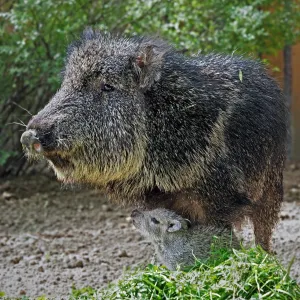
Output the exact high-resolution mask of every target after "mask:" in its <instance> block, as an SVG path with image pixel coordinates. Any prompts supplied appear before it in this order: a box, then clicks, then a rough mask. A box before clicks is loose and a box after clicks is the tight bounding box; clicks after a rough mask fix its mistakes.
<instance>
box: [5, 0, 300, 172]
mask: <svg viewBox="0 0 300 300" xmlns="http://www.w3.org/2000/svg"><path fill="white" fill-rule="evenodd" d="M87 26H94V27H96V28H99V29H100V30H103V31H112V32H120V33H125V34H128V35H132V34H154V35H155V34H159V35H161V36H162V37H164V38H166V39H168V40H170V41H171V42H172V43H173V44H174V45H175V46H176V47H177V48H178V49H179V50H180V51H184V52H190V53H191V52H197V51H199V50H201V51H202V52H203V53H206V52H209V51H220V52H227V53H232V52H233V51H237V52H239V53H242V54H248V53H249V54H251V55H252V56H258V55H261V54H272V53H275V52H276V51H277V50H279V49H282V47H283V45H284V44H285V43H288V44H293V43H295V42H296V41H298V40H299V34H300V32H299V30H300V8H299V1H289V0H285V1H282V0H254V1H253V0H203V1H198V0H172V1H171V0H164V1H161V0H147V1H138V0H99V1H87V0H26V1H24V0H14V1H13V0H8V1H5V2H4V4H2V5H1V6H0V71H1V73H2V77H1V78H2V79H1V85H0V111H1V116H0V135H1V145H0V149H1V151H2V152H1V156H2V159H1V162H2V164H4V169H6V168H7V165H9V164H11V163H12V162H13V163H14V164H16V163H17V162H18V163H20V162H21V163H22V162H24V160H21V159H20V157H21V156H22V149H21V147H20V143H19V138H20V132H19V129H20V128H19V127H18V126H17V125H7V124H9V123H11V122H16V121H17V122H20V121H19V119H20V120H21V121H23V122H24V123H25V124H26V123H27V122H28V120H29V118H30V115H29V114H27V113H24V110H22V108H25V109H27V110H29V111H30V112H31V114H35V113H36V112H37V111H38V110H40V109H41V108H42V107H43V106H44V105H45V104H46V103H47V102H48V101H49V99H50V98H51V95H53V93H54V92H55V91H56V90H57V88H58V87H59V83H60V76H59V74H60V71H61V70H62V68H63V62H64V57H65V50H66V48H67V45H68V44H69V43H70V42H71V41H72V40H74V39H76V38H78V37H79V35H80V33H81V32H82V31H83V29H84V28H86V27H87ZM12 151H17V152H18V157H16V158H15V159H13V160H12V159H10V158H11V155H10V154H11V153H12ZM3 153H4V154H3ZM3 162H4V163H3ZM18 169H20V167H18ZM0 173H1V168H0Z"/></svg>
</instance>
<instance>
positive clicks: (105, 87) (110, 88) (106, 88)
mask: <svg viewBox="0 0 300 300" xmlns="http://www.w3.org/2000/svg"><path fill="white" fill-rule="evenodd" d="M100 89H101V91H103V92H111V91H113V90H114V87H113V86H112V85H109V84H106V83H104V82H101V84H100Z"/></svg>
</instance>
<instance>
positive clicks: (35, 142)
mask: <svg viewBox="0 0 300 300" xmlns="http://www.w3.org/2000/svg"><path fill="white" fill-rule="evenodd" d="M20 141H21V143H22V145H24V146H25V147H26V148H27V149H29V150H34V151H36V152H41V151H42V145H41V143H40V141H39V139H38V138H37V136H36V131H35V130H32V129H30V130H26V131H25V132H24V133H23V134H22V136H21V140H20Z"/></svg>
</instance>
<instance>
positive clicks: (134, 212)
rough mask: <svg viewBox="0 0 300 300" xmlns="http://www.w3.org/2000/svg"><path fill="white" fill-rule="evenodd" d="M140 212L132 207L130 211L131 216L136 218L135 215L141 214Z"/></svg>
mask: <svg viewBox="0 0 300 300" xmlns="http://www.w3.org/2000/svg"><path fill="white" fill-rule="evenodd" d="M141 214H142V213H141V212H140V211H139V210H138V209H134V210H133V211H132V212H131V218H136V217H137V216H139V215H141Z"/></svg>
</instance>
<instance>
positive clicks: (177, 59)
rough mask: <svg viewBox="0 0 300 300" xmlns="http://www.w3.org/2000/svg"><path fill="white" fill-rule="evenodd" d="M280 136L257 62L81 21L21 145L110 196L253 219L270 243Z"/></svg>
mask: <svg viewBox="0 0 300 300" xmlns="http://www.w3.org/2000/svg"><path fill="white" fill-rule="evenodd" d="M241 74H242V75H243V76H240V75H241ZM286 137H287V109H286V105H285V101H284V97H283V95H282V93H281V91H280V89H279V87H278V85H277V83H276V82H275V81H274V80H273V79H272V78H271V77H270V76H269V75H268V74H267V72H266V70H265V68H264V66H263V65H262V64H261V63H259V62H258V61H255V60H252V59H248V58H244V57H241V56H238V55H222V54H208V55H201V54H200V55H198V56H186V55H183V54H181V53H178V51H176V50H175V49H174V48H173V47H172V46H170V45H169V44H168V43H166V42H164V41H162V40H159V39H155V38H149V37H131V38H130V37H124V36H117V35H111V34H103V33H101V32H97V31H93V30H91V29H90V30H86V31H85V32H84V33H83V35H82V37H81V38H80V39H79V40H78V41H75V42H74V43H72V44H71V45H70V46H69V48H68V51H67V55H66V59H65V66H64V70H63V78H62V83H61V87H60V88H59V90H58V91H57V93H56V94H55V95H54V96H53V98H52V99H51V100H50V101H49V103H48V104H47V105H46V106H45V107H44V108H43V109H42V110H41V111H40V112H39V113H38V114H37V115H35V116H33V117H32V119H31V120H30V121H29V123H28V125H27V130H26V131H25V132H24V133H23V134H22V137H21V142H22V144H23V146H24V149H25V151H26V154H27V155H28V156H29V157H37V158H44V159H46V160H47V161H48V162H49V165H50V166H51V167H52V168H53V169H54V171H55V173H56V175H57V177H58V179H59V180H61V181H63V182H65V183H83V184H87V185H89V186H91V185H92V186H95V187H97V188H100V189H102V190H103V191H104V192H105V193H107V195H108V196H109V198H110V199H111V200H112V201H115V203H118V204H124V205H126V206H131V207H134V208H147V209H154V208H160V207H163V208H166V209H170V210H173V211H175V212H176V213H178V214H180V215H182V216H184V217H185V218H188V219H189V220H191V221H192V222H195V223H199V222H202V223H203V224H206V225H212V226H215V225H217V226H234V225H236V224H239V223H241V222H242V221H243V219H245V218H250V219H251V221H252V222H253V225H254V232H255V238H256V242H257V243H258V244H260V245H261V246H262V247H263V248H264V249H266V250H269V249H270V239H271V234H272V230H273V228H274V226H275V224H276V222H277V221H278V213H279V211H280V207H281V203H282V199H283V189H282V170H283V166H284V160H285V149H286Z"/></svg>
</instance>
